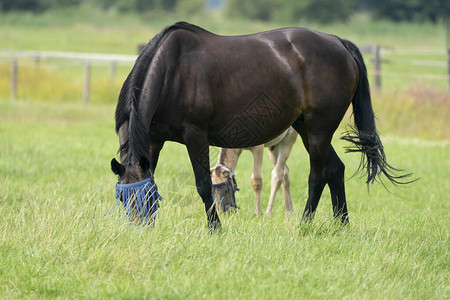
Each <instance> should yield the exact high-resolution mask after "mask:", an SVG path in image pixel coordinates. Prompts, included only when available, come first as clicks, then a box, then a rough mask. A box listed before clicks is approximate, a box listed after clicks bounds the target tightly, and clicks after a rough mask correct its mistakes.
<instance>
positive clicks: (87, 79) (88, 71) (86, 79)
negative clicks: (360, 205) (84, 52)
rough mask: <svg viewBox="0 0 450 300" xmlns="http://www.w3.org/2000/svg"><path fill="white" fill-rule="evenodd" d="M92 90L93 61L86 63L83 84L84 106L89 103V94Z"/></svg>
mask: <svg viewBox="0 0 450 300" xmlns="http://www.w3.org/2000/svg"><path fill="white" fill-rule="evenodd" d="M90 88H91V61H89V60H87V61H85V63H84V84H83V104H84V105H87V104H88V103H89V93H90Z"/></svg>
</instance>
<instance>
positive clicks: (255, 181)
mask: <svg viewBox="0 0 450 300" xmlns="http://www.w3.org/2000/svg"><path fill="white" fill-rule="evenodd" d="M250 151H251V152H252V154H253V172H252V176H251V177H250V179H251V181H252V187H253V190H254V191H255V213H256V214H257V215H260V214H261V190H262V185H263V183H262V176H261V165H262V160H263V156H264V145H259V146H255V147H251V148H250Z"/></svg>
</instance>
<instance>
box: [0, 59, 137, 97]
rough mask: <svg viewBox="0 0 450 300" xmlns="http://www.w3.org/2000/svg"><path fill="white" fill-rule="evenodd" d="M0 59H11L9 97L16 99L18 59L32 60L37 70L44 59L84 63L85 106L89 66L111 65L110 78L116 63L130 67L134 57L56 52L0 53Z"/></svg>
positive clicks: (89, 81) (89, 82) (88, 83)
mask: <svg viewBox="0 0 450 300" xmlns="http://www.w3.org/2000/svg"><path fill="white" fill-rule="evenodd" d="M0 57H1V58H4V59H5V58H6V59H11V68H12V70H11V97H12V99H16V98H17V91H18V88H19V82H18V65H19V64H18V60H19V59H20V58H32V59H34V62H35V67H36V68H38V67H39V66H40V64H41V61H42V60H44V59H57V60H72V61H73V60H74V61H81V62H83V63H84V71H83V78H84V79H83V91H82V98H83V103H85V104H87V103H88V102H89V97H90V87H91V66H92V64H93V63H99V62H103V63H109V64H110V65H111V71H110V74H111V77H112V78H114V77H115V76H116V68H117V64H118V63H125V64H127V65H131V64H132V63H133V62H134V61H135V60H136V57H137V56H136V55H115V54H101V53H73V52H56V51H0Z"/></svg>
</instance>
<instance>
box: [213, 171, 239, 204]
mask: <svg viewBox="0 0 450 300" xmlns="http://www.w3.org/2000/svg"><path fill="white" fill-rule="evenodd" d="M211 181H212V188H213V197H214V202H215V204H216V210H217V211H218V212H220V211H222V212H227V211H229V210H236V209H237V208H239V207H238V206H237V205H236V198H235V193H236V191H238V190H239V189H238V187H237V183H236V178H235V175H234V173H233V172H232V171H231V170H230V169H229V168H228V167H227V166H225V165H217V166H215V167H214V168H212V169H211Z"/></svg>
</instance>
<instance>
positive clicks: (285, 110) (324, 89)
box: [163, 28, 357, 148]
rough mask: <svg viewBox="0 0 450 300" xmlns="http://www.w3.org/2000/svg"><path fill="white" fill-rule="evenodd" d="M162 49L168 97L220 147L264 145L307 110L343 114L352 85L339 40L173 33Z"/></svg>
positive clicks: (287, 33) (288, 34)
mask: <svg viewBox="0 0 450 300" xmlns="http://www.w3.org/2000/svg"><path fill="white" fill-rule="evenodd" d="M163 47H164V48H165V49H167V53H170V55H167V59H166V61H167V63H168V64H170V65H171V66H172V68H173V70H172V71H167V70H166V74H172V77H173V80H172V81H171V84H172V86H171V91H176V93H177V94H173V95H172V98H174V99H175V98H177V99H183V101H182V103H181V102H178V103H179V105H181V106H182V107H181V110H182V111H183V115H185V116H186V118H187V119H190V120H195V121H196V122H197V123H201V122H207V123H208V133H209V136H210V140H211V143H212V144H214V145H217V146H221V147H239V148H242V147H248V146H253V145H258V144H263V143H265V142H267V141H269V140H271V139H273V138H276V137H277V136H278V135H280V133H281V132H283V131H284V130H286V129H287V128H288V127H289V126H290V125H292V124H293V122H294V121H295V120H296V119H297V118H298V117H299V116H300V115H301V114H302V113H306V112H308V111H314V110H315V111H326V113H327V114H328V112H330V111H333V110H336V111H345V110H346V109H347V107H348V105H349V103H350V101H351V97H352V95H353V92H354V87H355V86H356V75H357V74H356V72H355V69H356V66H355V65H354V61H353V59H352V57H351V55H350V54H349V53H348V51H346V49H345V47H344V46H343V44H342V42H341V40H340V39H339V38H337V37H335V36H332V35H328V34H324V33H320V32H317V31H313V30H309V29H305V28H284V29H278V30H273V31H266V32H262V33H256V34H251V35H243V36H220V35H215V34H212V33H210V32H208V31H205V30H202V29H197V28H194V30H176V31H174V32H172V33H171V34H170V37H168V38H167V40H166V42H165V45H164V46H163ZM166 82H167V81H166ZM335 99H338V100H339V99H343V101H337V100H336V101H335ZM174 101H176V100H174ZM173 103H175V102H173ZM244 129H245V130H244ZM236 130H238V131H239V132H238V131H236ZM237 132H238V134H237ZM240 133H242V134H241V135H242V136H243V137H245V138H244V139H243V140H240V141H238V140H239V134H240ZM236 134H237V135H236Z"/></svg>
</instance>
